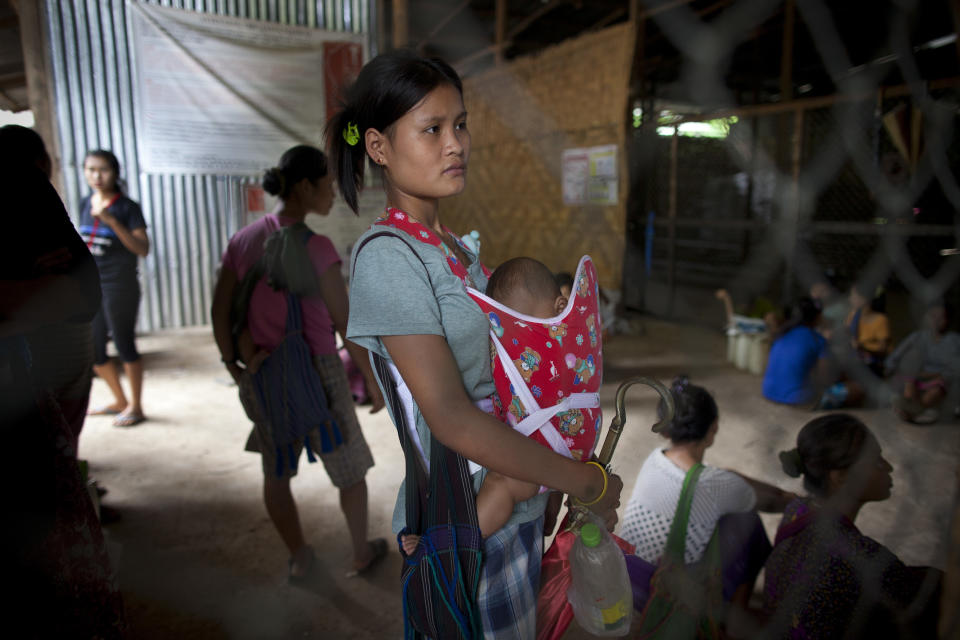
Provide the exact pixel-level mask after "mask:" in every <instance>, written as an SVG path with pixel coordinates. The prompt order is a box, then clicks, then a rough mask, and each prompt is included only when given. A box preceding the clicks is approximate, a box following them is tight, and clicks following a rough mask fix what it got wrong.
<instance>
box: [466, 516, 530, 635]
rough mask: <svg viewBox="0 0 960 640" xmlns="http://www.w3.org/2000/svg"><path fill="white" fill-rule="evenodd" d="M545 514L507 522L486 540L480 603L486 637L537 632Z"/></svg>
mask: <svg viewBox="0 0 960 640" xmlns="http://www.w3.org/2000/svg"><path fill="white" fill-rule="evenodd" d="M542 557H543V516H540V517H539V518H537V519H536V520H532V521H530V522H525V523H523V524H513V525H507V526H505V527H503V528H501V529H500V530H499V531H497V532H496V533H494V534H493V535H491V536H490V537H489V538H487V539H486V540H485V541H484V557H483V573H482V574H481V576H480V590H479V593H478V595H477V606H478V607H479V609H480V620H481V622H482V624H483V637H484V638H485V640H508V639H509V640H527V639H530V640H532V639H533V638H535V637H536V636H537V593H538V592H539V591H540V560H541V558H542Z"/></svg>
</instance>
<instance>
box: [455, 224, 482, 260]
mask: <svg viewBox="0 0 960 640" xmlns="http://www.w3.org/2000/svg"><path fill="white" fill-rule="evenodd" d="M460 240H461V241H462V242H463V244H465V245H467V248H468V249H470V251H472V252H473V255H475V256H479V255H480V232H479V231H477V230H476V229H474V230H473V231H471V232H470V233H468V234H466V235H464V236H463V237H461V238H460Z"/></svg>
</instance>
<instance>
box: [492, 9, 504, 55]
mask: <svg viewBox="0 0 960 640" xmlns="http://www.w3.org/2000/svg"><path fill="white" fill-rule="evenodd" d="M506 41H507V0H497V4H496V27H495V30H494V40H493V44H494V45H495V46H496V50H495V51H494V60H495V62H496V64H497V66H498V67H499V66H501V65H502V64H503V52H504V49H505V47H504V43H505V42H506Z"/></svg>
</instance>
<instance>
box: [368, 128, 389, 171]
mask: <svg viewBox="0 0 960 640" xmlns="http://www.w3.org/2000/svg"><path fill="white" fill-rule="evenodd" d="M363 144H364V147H365V148H366V150H367V155H368V156H370V159H371V160H373V161H374V162H375V163H376V164H378V165H380V166H381V167H382V166H384V165H385V164H386V161H387V159H386V155H385V152H386V148H387V144H388V141H387V136H385V135H384V134H382V133H380V132H379V131H377V130H376V129H374V128H372V127H371V128H370V129H367V130H366V131H364V132H363Z"/></svg>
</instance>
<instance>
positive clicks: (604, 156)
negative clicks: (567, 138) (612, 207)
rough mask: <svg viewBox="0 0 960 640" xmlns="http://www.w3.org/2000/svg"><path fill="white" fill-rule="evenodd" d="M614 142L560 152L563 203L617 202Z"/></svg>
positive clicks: (615, 149) (615, 148) (615, 150)
mask: <svg viewBox="0 0 960 640" xmlns="http://www.w3.org/2000/svg"><path fill="white" fill-rule="evenodd" d="M617 178H618V176H617V145H615V144H608V145H604V146H602V147H584V148H581V149H567V150H565V151H564V152H563V203H564V204H569V205H578V204H617V194H618V191H619V190H618V184H617Z"/></svg>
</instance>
